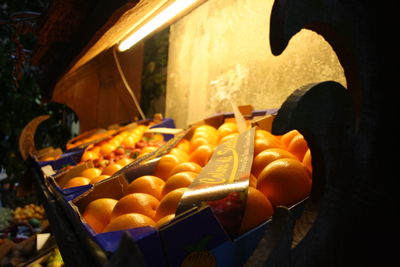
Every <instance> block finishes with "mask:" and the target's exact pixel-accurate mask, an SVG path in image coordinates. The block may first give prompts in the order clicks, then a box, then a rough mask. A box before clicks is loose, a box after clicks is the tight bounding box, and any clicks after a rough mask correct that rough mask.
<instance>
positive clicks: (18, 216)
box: [12, 203, 46, 224]
mask: <svg viewBox="0 0 400 267" xmlns="http://www.w3.org/2000/svg"><path fill="white" fill-rule="evenodd" d="M45 217H46V215H45V211H44V208H43V207H42V206H40V205H36V204H33V203H31V204H27V205H25V206H23V207H17V208H16V209H15V210H14V211H13V212H12V219H13V221H15V222H29V221H30V220H31V221H32V222H33V223H34V224H35V223H37V221H36V220H44V219H45Z"/></svg>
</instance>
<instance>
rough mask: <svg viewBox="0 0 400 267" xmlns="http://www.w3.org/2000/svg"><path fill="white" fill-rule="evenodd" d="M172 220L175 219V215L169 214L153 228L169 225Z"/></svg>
mask: <svg viewBox="0 0 400 267" xmlns="http://www.w3.org/2000/svg"><path fill="white" fill-rule="evenodd" d="M173 218H175V214H169V215H167V216H164V217H162V218H161V219H159V220H158V221H157V223H156V224H155V225H154V227H156V228H160V227H161V226H163V225H164V224H167V223H169V222H170V221H171V220H172V219H173Z"/></svg>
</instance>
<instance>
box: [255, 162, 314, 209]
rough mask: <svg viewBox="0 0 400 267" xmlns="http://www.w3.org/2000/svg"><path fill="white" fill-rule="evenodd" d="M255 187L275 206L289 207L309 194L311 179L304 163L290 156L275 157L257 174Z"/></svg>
mask: <svg viewBox="0 0 400 267" xmlns="http://www.w3.org/2000/svg"><path fill="white" fill-rule="evenodd" d="M257 189H258V190H260V191H261V192H262V193H263V194H264V195H265V196H266V197H267V198H268V199H269V201H271V203H272V205H273V206H274V207H275V206H277V205H283V206H286V207H290V206H292V205H294V204H296V203H297V202H299V201H301V200H303V199H304V198H306V197H307V196H308V195H309V194H310V190H311V179H310V176H309V173H308V170H307V168H306V167H304V165H303V164H302V163H301V162H300V161H298V160H296V159H291V158H282V159H277V160H274V161H273V162H271V163H270V164H268V165H267V166H266V167H265V168H264V169H263V170H262V171H261V172H260V174H259V175H258V180H257Z"/></svg>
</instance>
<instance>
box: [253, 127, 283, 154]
mask: <svg viewBox="0 0 400 267" xmlns="http://www.w3.org/2000/svg"><path fill="white" fill-rule="evenodd" d="M256 132H257V131H256ZM259 132H260V130H259ZM264 132H265V133H268V132H267V131H264ZM274 147H275V148H276V147H278V148H282V143H281V141H280V140H279V139H278V138H277V137H276V136H274V135H272V134H271V133H268V134H264V135H260V134H259V136H258V137H257V136H256V137H255V140H254V156H256V155H257V154H258V153H260V152H261V151H263V150H266V149H268V148H274Z"/></svg>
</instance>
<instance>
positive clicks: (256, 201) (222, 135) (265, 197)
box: [83, 122, 312, 233]
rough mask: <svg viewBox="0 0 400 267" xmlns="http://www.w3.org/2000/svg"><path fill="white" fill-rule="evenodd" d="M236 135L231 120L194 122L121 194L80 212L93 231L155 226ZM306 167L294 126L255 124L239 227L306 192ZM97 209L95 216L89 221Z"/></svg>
mask: <svg viewBox="0 0 400 267" xmlns="http://www.w3.org/2000/svg"><path fill="white" fill-rule="evenodd" d="M237 135H238V129H237V126H236V124H235V123H231V122H225V123H224V124H222V125H221V126H220V127H219V128H214V127H212V126H209V125H202V126H198V127H197V128H196V129H195V130H194V131H193V134H192V137H191V138H190V140H188V139H182V140H181V141H180V142H179V143H178V144H177V145H176V146H175V147H174V148H173V149H172V150H171V151H170V152H169V153H168V154H166V155H164V156H162V157H161V158H160V160H159V163H158V165H157V167H156V169H155V172H154V173H153V174H152V175H145V176H142V177H139V178H136V179H135V180H134V181H132V182H131V183H130V184H129V185H128V187H127V188H126V192H125V195H124V197H122V198H121V199H119V200H115V201H111V200H109V199H104V200H102V202H104V203H106V204H104V205H105V207H107V208H104V209H100V208H96V205H95V204H93V206H94V208H91V204H89V205H88V207H87V208H86V210H85V212H84V216H83V217H84V218H85V220H86V221H87V223H88V224H89V225H91V226H92V227H93V229H94V230H95V231H96V232H98V233H100V232H108V231H116V230H123V229H128V228H135V227H141V226H153V227H160V226H161V225H163V224H165V223H167V222H169V221H170V220H172V219H173V218H174V216H175V212H176V209H177V206H178V204H179V201H180V199H181V197H182V195H183V194H184V192H185V191H186V190H187V188H188V186H190V184H191V183H192V182H193V180H194V179H195V178H196V177H197V175H198V173H200V171H201V170H202V167H204V166H205V165H206V164H207V162H208V161H209V159H210V158H211V156H212V153H213V151H214V148H215V147H216V146H217V145H218V144H220V143H222V142H225V141H227V140H229V139H230V138H233V137H235V136H237ZM311 171H312V170H311V154H310V151H309V149H308V146H307V142H306V141H305V140H304V137H303V136H302V135H301V134H300V133H299V132H298V131H291V132H289V133H287V134H285V135H282V136H274V135H272V134H271V133H270V132H268V131H264V130H260V129H257V130H256V134H255V142H254V159H253V165H252V170H251V175H250V179H249V185H250V186H249V188H248V194H247V203H246V208H245V213H244V217H243V221H242V225H241V228H240V233H244V232H246V231H248V230H250V229H252V228H254V227H255V226H257V225H259V224H260V223H262V222H264V221H265V220H267V219H268V218H270V217H271V216H272V214H273V210H274V208H275V207H276V206H278V205H284V206H287V207H290V206H292V205H294V204H296V203H297V202H299V201H301V200H303V199H304V198H306V197H307V196H308V195H309V193H310V190H311V183H312V180H311ZM91 179H93V178H91ZM97 213H100V215H99V216H100V217H99V219H98V220H97V221H96V223H93V222H92V221H93V220H92V218H94V217H96V216H97V215H96V214H97ZM86 218H88V219H86ZM92 224H93V225H92ZM99 224H100V226H99Z"/></svg>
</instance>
